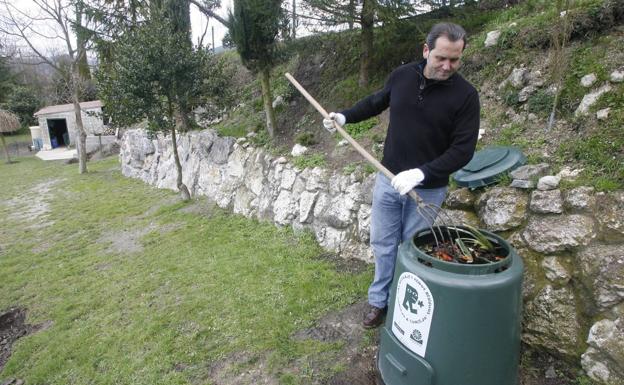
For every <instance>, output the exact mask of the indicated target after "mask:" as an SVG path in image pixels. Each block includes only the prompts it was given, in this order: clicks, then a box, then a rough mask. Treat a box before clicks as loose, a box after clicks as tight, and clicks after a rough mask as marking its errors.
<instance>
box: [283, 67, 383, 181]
mask: <svg viewBox="0 0 624 385" xmlns="http://www.w3.org/2000/svg"><path fill="white" fill-rule="evenodd" d="M285 76H286V78H287V79H288V80H289V81H290V82H291V83H292V85H293V86H295V88H297V89H298V90H299V92H301V94H302V95H303V96H304V97H305V98H306V99H307V100H308V102H310V104H312V106H314V108H316V110H317V111H318V112H320V113H321V115H323V117H324V118H326V119H329V114H328V113H327V111H325V109H324V108H323V107H322V106H321V105H320V104H319V103H318V102H317V101H316V100H314V98H313V97H312V96H311V95H310V94H309V93H308V91H306V90H305V88H303V87H302V86H301V84H299V83H298V82H297V81H296V80H295V78H293V77H292V75H291V74H289V73H288V72H287V73H286V74H285ZM334 127H335V128H336V131H338V133H340V135H342V137H343V138H345V139H346V140H347V142H349V143H350V144H351V145H352V146H353V147H354V148H355V149H356V151H357V152H359V153H360V154H361V155H362V156H363V157H364V158H365V159H366V160H368V162H369V163H370V164H372V165H373V166H374V167H375V168H376V169H377V170H379V171H381V172H382V173H383V174H384V175H385V176H387V177H388V178H389V179H392V178H394V174H393V173H391V172H390V170H388V169H387V168H385V167H384V166H383V165H382V164H381V163H379V161H378V160H377V159H375V158H374V157H373V156H372V155H371V154H369V153H368V152H366V150H365V149H364V148H363V147H362V146H360V144H359V143H358V142H356V141H355V140H354V139H353V138H352V137H351V135H349V134H348V133H347V132H346V131H345V130H344V129H343V128H342V126H341V125H340V124H338V123H337V122H336V121H335V120H334Z"/></svg>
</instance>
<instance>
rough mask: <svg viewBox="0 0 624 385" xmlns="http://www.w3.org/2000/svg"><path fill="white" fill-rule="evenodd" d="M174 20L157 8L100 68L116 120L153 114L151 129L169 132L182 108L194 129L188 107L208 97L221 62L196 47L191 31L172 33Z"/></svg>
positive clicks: (127, 120) (136, 119)
mask: <svg viewBox="0 0 624 385" xmlns="http://www.w3.org/2000/svg"><path fill="white" fill-rule="evenodd" d="M170 23H171V22H170V20H169V19H167V18H164V17H163V16H162V15H161V14H159V13H158V12H156V13H154V14H153V15H152V18H151V19H150V20H147V21H146V22H145V23H144V24H142V25H140V26H138V27H135V28H132V29H129V30H128V31H126V32H125V33H124V34H123V36H122V37H121V39H120V40H119V41H118V42H116V43H115V50H114V56H113V57H112V59H111V61H108V62H106V63H104V64H103V65H102V67H101V70H100V71H98V73H97V76H98V85H99V87H100V93H101V96H102V99H103V100H104V102H105V104H106V105H107V106H109V108H108V112H109V114H110V116H111V120H112V121H113V122H114V123H115V124H118V125H131V124H134V123H136V122H140V121H142V120H143V119H148V123H149V128H150V129H152V130H164V131H167V130H170V129H171V128H172V127H174V126H175V124H176V121H175V116H176V113H177V114H178V116H179V117H180V121H181V124H182V128H183V129H188V128H190V124H189V123H188V117H186V114H187V112H188V111H189V110H190V109H191V108H192V107H193V106H196V105H198V104H199V103H200V102H202V96H203V95H204V94H205V93H206V90H207V89H210V88H211V87H210V83H209V82H210V79H211V78H212V76H214V77H215V78H218V77H219V75H222V72H221V73H219V72H218V71H214V70H215V69H217V70H218V69H219V68H220V67H219V66H218V65H215V66H213V65H212V64H213V63H214V61H213V59H212V57H211V56H210V54H209V53H208V52H207V51H203V50H195V49H193V47H192V46H191V44H190V40H189V39H188V36H187V34H186V33H185V32H181V33H172V32H171V31H172V26H171V25H170ZM207 82H208V84H207ZM220 84H221V83H218V85H220ZM218 85H217V86H213V87H212V88H213V89H214V88H219V86H218Z"/></svg>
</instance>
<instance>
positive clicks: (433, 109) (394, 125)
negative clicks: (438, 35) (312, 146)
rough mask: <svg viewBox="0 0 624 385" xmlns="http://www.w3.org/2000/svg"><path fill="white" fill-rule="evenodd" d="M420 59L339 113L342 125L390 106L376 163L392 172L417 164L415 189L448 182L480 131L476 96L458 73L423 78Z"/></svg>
mask: <svg viewBox="0 0 624 385" xmlns="http://www.w3.org/2000/svg"><path fill="white" fill-rule="evenodd" d="M425 63H426V62H425V61H423V62H421V63H415V62H413V63H408V64H405V65H403V66H401V67H399V68H397V69H395V70H394V71H393V72H392V73H391V74H390V77H389V78H388V80H387V81H386V85H385V87H384V88H383V89H382V90H381V91H378V92H376V93H374V94H372V95H370V96H368V97H366V98H364V99H362V100H361V101H359V102H358V103H357V104H356V105H355V106H353V107H352V108H350V109H348V110H345V111H342V112H341V113H342V114H343V115H344V116H345V118H346V120H347V123H356V122H360V121H362V120H365V119H368V118H370V117H373V116H376V115H378V114H380V113H381V112H383V111H384V110H385V109H386V108H388V107H390V124H389V125H388V133H387V135H386V141H385V146H384V153H383V159H382V161H381V163H382V164H383V165H384V166H385V167H386V168H388V169H389V170H390V171H391V172H392V173H394V174H398V173H399V172H401V171H405V170H409V169H411V168H420V169H421V170H422V172H423V173H424V174H425V180H424V181H423V183H422V185H421V186H420V187H424V188H434V187H442V186H446V185H447V184H448V179H449V175H450V174H451V173H453V172H455V171H457V170H459V169H460V168H462V167H463V166H465V165H466V164H467V163H468V162H469V161H470V159H472V155H473V154H474V150H475V146H476V144H477V138H478V134H479V114H480V107H479V95H478V93H477V90H476V89H475V88H474V87H473V86H472V85H471V84H470V83H468V82H467V81H466V80H465V79H464V78H463V77H462V76H461V75H459V74H458V73H455V74H454V75H453V76H451V77H450V78H449V79H447V80H443V81H434V80H429V79H425V77H424V76H423V68H424V66H425Z"/></svg>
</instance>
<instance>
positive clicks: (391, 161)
mask: <svg viewBox="0 0 624 385" xmlns="http://www.w3.org/2000/svg"><path fill="white" fill-rule="evenodd" d="M465 45H466V32H465V31H464V29H463V28H462V27H460V26H459V25H456V24H452V23H440V24H436V25H435V26H433V28H432V29H431V31H430V32H429V34H428V35H427V40H426V43H425V44H424V47H423V57H424V59H425V60H423V61H422V62H421V63H416V62H413V63H409V64H406V65H403V66H401V67H398V68H397V69H395V70H394V71H393V72H392V73H391V74H390V76H389V77H388V80H387V82H386V84H385V86H384V88H383V89H382V90H381V91H379V92H376V93H374V94H372V95H370V96H368V97H366V98H364V99H363V100H361V101H359V102H358V103H357V104H356V105H355V106H353V107H352V108H350V109H348V110H345V111H342V112H340V113H334V112H332V113H331V114H329V116H330V119H324V120H323V125H324V126H325V127H326V128H328V129H332V128H333V124H334V121H335V122H336V123H338V124H340V125H344V124H345V123H355V122H359V121H362V120H365V119H368V118H370V117H372V116H375V115H378V114H380V113H381V112H382V111H384V110H385V109H386V108H388V107H390V124H389V125H388V133H387V135H386V140H385V145H384V153H383V159H382V162H381V163H382V164H383V165H384V166H385V167H386V168H388V169H389V170H390V171H391V172H392V173H393V174H395V175H396V176H395V177H394V178H393V179H392V180H389V179H388V178H386V177H385V176H384V175H383V174H381V173H379V174H378V175H377V179H376V181H375V188H374V192H373V207H372V214H371V215H372V218H371V246H372V248H373V252H374V254H375V278H374V280H373V283H372V284H371V286H370V288H369V290H368V302H369V304H370V310H369V311H368V312H367V314H366V315H365V317H364V320H363V326H364V327H365V328H375V327H377V326H379V325H380V324H381V323H382V322H383V318H384V316H385V313H386V309H387V305H388V295H389V291H390V285H391V283H392V278H393V275H394V265H395V262H396V256H397V248H398V246H399V244H400V243H401V242H404V241H406V240H409V239H410V238H411V237H412V236H413V235H414V234H415V233H416V232H418V231H420V230H422V229H425V228H428V227H429V226H430V225H431V221H432V220H433V218H424V217H422V216H420V215H419V214H418V212H417V211H416V203H415V202H414V201H413V200H412V199H411V198H409V196H408V195H406V194H407V193H408V192H409V191H410V190H412V189H414V188H415V187H416V186H418V188H416V189H415V190H416V192H417V193H418V195H420V197H421V198H422V199H423V200H424V201H425V202H426V203H430V204H433V205H435V206H436V207H439V206H440V205H441V204H442V202H443V201H444V198H445V196H446V190H447V185H448V180H449V175H450V174H451V173H453V172H455V171H457V170H459V169H460V168H461V167H463V166H464V165H466V164H467V163H468V162H469V161H470V159H471V158H472V155H473V153H474V150H475V146H476V143H477V137H478V132H479V113H480V107H479V95H478V93H477V91H476V89H475V88H474V87H473V86H472V85H471V84H470V83H468V82H467V81H466V80H465V79H464V78H463V77H462V76H461V75H459V74H458V73H457V70H458V69H459V67H460V64H461V61H460V60H461V56H462V53H463V50H464V48H465Z"/></svg>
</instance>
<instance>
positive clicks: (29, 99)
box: [5, 86, 41, 127]
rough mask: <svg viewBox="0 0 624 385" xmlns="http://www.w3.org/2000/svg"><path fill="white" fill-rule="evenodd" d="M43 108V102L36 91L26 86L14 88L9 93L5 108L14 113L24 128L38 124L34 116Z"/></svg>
mask: <svg viewBox="0 0 624 385" xmlns="http://www.w3.org/2000/svg"><path fill="white" fill-rule="evenodd" d="M40 106H41V101H40V100H39V98H38V97H37V95H36V94H35V92H34V90H32V89H31V88H29V87H24V86H14V87H12V89H11V91H10V92H9V94H8V96H7V100H6V104H5V107H6V108H7V109H8V110H11V111H13V113H15V114H16V115H17V116H18V117H19V119H20V123H21V124H22V126H23V127H26V126H30V125H33V124H35V123H37V121H36V120H35V117H34V116H33V114H34V113H35V112H36V111H37V110H38V109H39V107H40Z"/></svg>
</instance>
